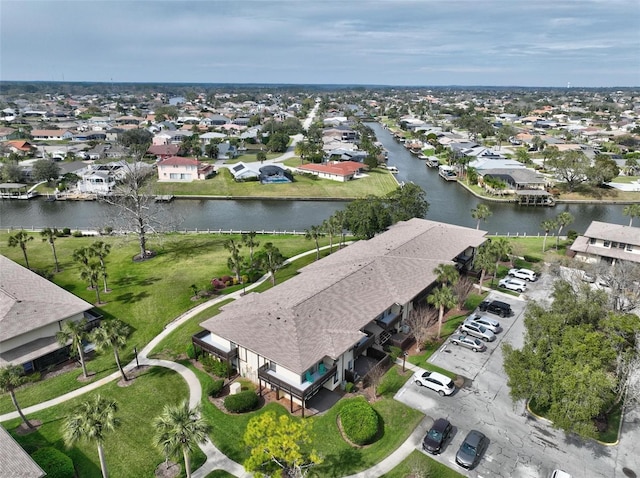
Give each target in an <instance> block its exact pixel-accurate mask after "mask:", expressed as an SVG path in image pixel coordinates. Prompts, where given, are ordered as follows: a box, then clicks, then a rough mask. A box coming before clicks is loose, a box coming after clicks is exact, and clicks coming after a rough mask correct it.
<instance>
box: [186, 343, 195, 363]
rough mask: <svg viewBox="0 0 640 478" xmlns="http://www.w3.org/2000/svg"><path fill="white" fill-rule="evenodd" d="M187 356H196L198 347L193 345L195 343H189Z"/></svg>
mask: <svg viewBox="0 0 640 478" xmlns="http://www.w3.org/2000/svg"><path fill="white" fill-rule="evenodd" d="M187 357H189V358H190V359H191V360H193V359H194V358H196V348H195V347H194V346H193V344H189V345H187Z"/></svg>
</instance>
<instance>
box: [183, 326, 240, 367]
mask: <svg viewBox="0 0 640 478" xmlns="http://www.w3.org/2000/svg"><path fill="white" fill-rule="evenodd" d="M191 341H192V342H193V345H195V346H198V347H200V348H201V349H202V350H204V351H206V352H208V353H210V354H211V355H213V356H215V357H218V358H219V359H220V360H224V361H225V362H227V363H229V362H230V361H231V360H233V359H234V358H236V356H237V355H238V348H237V347H235V346H233V347H229V345H228V344H225V343H222V342H219V341H217V340H216V339H215V338H214V337H213V336H212V335H211V332H209V331H208V330H202V331H200V332H198V333H197V334H195V335H193V336H192V337H191Z"/></svg>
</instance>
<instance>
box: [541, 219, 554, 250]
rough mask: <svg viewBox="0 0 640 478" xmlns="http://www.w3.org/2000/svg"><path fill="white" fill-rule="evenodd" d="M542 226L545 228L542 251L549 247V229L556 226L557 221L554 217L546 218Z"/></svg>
mask: <svg viewBox="0 0 640 478" xmlns="http://www.w3.org/2000/svg"><path fill="white" fill-rule="evenodd" d="M540 227H541V228H542V229H543V230H544V239H543V240H542V252H544V251H545V249H546V247H547V236H548V235H549V231H550V230H551V229H554V228H555V227H556V222H555V221H554V220H552V219H545V220H544V221H542V222H541V223H540Z"/></svg>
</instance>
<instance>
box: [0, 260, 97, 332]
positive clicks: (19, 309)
mask: <svg viewBox="0 0 640 478" xmlns="http://www.w3.org/2000/svg"><path fill="white" fill-rule="evenodd" d="M91 308H93V306H92V305H91V304H90V303H88V302H85V301H84V300H82V299H80V298H79V297H76V296H75V295H73V294H71V293H70V292H67V291H66V290H64V289H62V288H61V287H58V286H57V285H55V284H54V283H53V282H49V281H48V280H47V279H45V278H44V277H41V276H39V275H38V274H36V273H35V272H31V271H30V270H29V269H26V268H24V267H22V266H21V265H19V264H16V263H15V262H13V261H11V260H10V259H8V258H6V257H4V256H0V341H4V340H8V339H9V338H12V337H16V336H18V335H21V334H24V333H25V332H28V331H30V330H35V329H38V328H40V327H42V326H45V325H47V324H51V323H54V322H57V321H59V320H63V319H67V318H69V317H72V316H74V315H76V314H79V313H82V312H84V311H87V310H90V309H91Z"/></svg>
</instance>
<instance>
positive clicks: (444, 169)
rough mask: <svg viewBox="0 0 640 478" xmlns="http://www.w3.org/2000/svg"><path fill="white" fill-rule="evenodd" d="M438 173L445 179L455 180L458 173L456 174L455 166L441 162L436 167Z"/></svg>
mask: <svg viewBox="0 0 640 478" xmlns="http://www.w3.org/2000/svg"><path fill="white" fill-rule="evenodd" d="M438 174H439V175H440V177H441V178H442V179H444V180H445V181H457V180H458V175H457V174H456V168H454V167H453V166H448V165H446V164H441V165H440V166H439V167H438Z"/></svg>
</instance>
